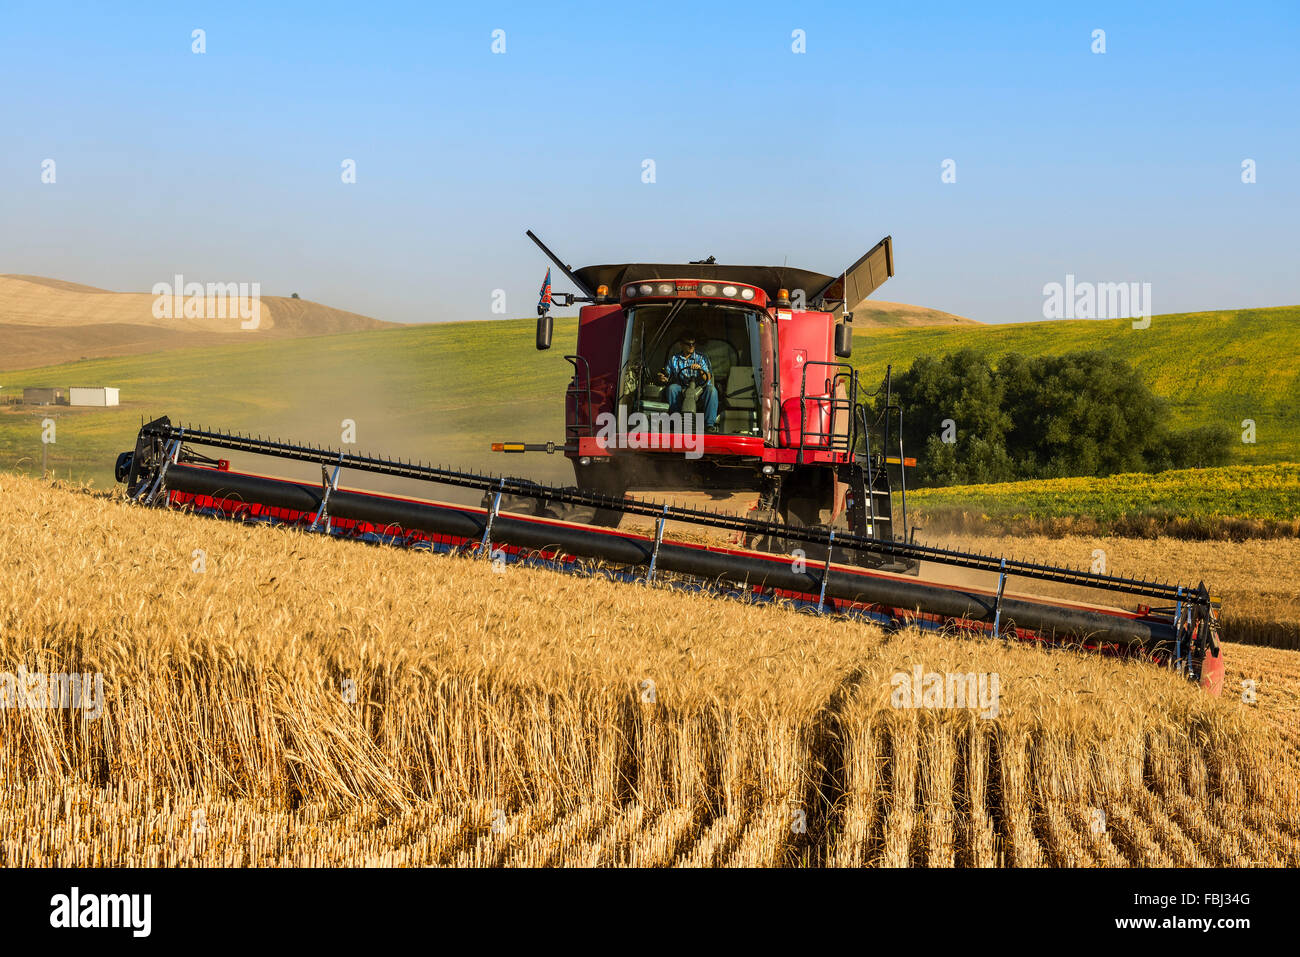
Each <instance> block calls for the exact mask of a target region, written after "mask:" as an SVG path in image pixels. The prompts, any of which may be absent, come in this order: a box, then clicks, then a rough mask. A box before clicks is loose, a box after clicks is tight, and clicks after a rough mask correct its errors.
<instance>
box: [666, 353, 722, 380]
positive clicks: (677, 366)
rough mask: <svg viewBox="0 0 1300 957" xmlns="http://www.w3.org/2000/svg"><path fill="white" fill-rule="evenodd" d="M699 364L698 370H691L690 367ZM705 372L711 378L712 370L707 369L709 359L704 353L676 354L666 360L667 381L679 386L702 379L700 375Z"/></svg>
mask: <svg viewBox="0 0 1300 957" xmlns="http://www.w3.org/2000/svg"><path fill="white" fill-rule="evenodd" d="M697 362H698V363H699V364H700V368H699V369H692V368H690V367H691V366H693V365H695V364H696V363H697ZM705 372H707V373H708V374H709V377H710V378H712V377H713V369H712V368H710V367H709V357H708V356H706V355H705V354H704V353H702V352H699V351H696V352H694V353H692V354H691V355H686V354H685V353H678V354H677V355H675V356H672V357H671V358H670V359H669V360H668V369H667V375H668V381H669V382H676V383H678V384H679V385H690V384H691V383H692V382H694V381H696V379H697V377H699V378H702V373H705Z"/></svg>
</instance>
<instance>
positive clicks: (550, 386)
mask: <svg viewBox="0 0 1300 957" xmlns="http://www.w3.org/2000/svg"><path fill="white" fill-rule="evenodd" d="M574 328H575V321H574V320H573V319H559V320H558V321H557V323H556V330H555V343H556V345H555V347H554V348H553V349H552V350H551V351H550V352H547V353H538V352H537V351H536V350H535V349H534V348H533V321H532V320H531V319H517V320H501V321H493V322H465V323H449V324H444V325H428V326H418V327H412V328H409V329H384V330H376V331H369V332H358V333H350V334H346V335H337V336H322V337H317V338H308V339H291V340H282V341H276V342H266V343H258V344H250V345H236V346H225V347H220V348H204V349H191V350H180V351H172V352H166V353H156V354H152V355H145V356H133V357H128V358H120V359H94V360H85V361H81V362H76V363H70V364H67V365H62V366H53V367H49V368H44V369H35V370H25V371H22V372H11V373H7V374H5V376H4V382H5V385H6V388H5V390H4V394H5V395H7V396H12V395H14V394H16V391H17V389H16V388H15V387H21V386H35V385H58V386H71V385H114V386H118V387H119V388H120V389H121V394H122V401H123V404H122V406H121V407H120V408H117V409H105V410H95V409H84V410H83V409H76V410H74V409H69V408H67V407H57V408H55V409H53V410H51V409H48V408H47V409H40V408H30V407H24V406H21V405H5V406H3V407H0V408H2V409H3V411H0V468H5V469H12V468H19V469H24V470H27V471H31V472H37V471H39V469H40V459H41V441H40V438H41V421H42V419H43V418H45V416H47V415H52V416H53V417H54V418H55V420H56V428H57V442H56V444H55V445H53V446H51V447H50V448H49V450H48V452H49V464H50V466H51V467H52V468H53V469H54V470H55V472H56V474H57V475H58V476H59V477H61V478H71V479H73V480H90V481H93V482H95V483H96V484H109V483H111V481H112V476H111V470H112V463H113V459H114V457H115V455H116V453H117V452H118V451H121V450H124V449H126V448H129V447H130V446H131V444H132V439H133V436H134V434H135V431H136V429H137V428H138V426H139V422H140V419H141V417H142V416H144V417H153V416H156V415H162V414H167V415H170V416H171V417H172V419H173V421H178V422H192V423H195V424H201V425H210V426H212V427H215V428H222V429H228V430H242V431H252V432H254V433H261V434H262V435H265V436H268V437H270V436H275V437H283V438H289V439H295V440H300V441H306V442H318V443H321V444H327V445H331V446H337V445H338V444H339V442H340V437H341V433H342V425H341V423H342V421H343V420H344V419H352V420H354V421H355V422H356V435H357V445H356V449H357V450H358V451H373V452H376V453H387V454H390V455H396V456H402V457H409V458H419V459H423V460H425V461H434V462H443V463H448V464H457V465H464V466H465V467H472V468H497V469H503V468H508V469H512V470H517V471H524V472H526V473H527V474H530V475H533V476H536V477H538V478H541V479H546V480H556V479H559V480H565V479H568V478H570V477H571V472H570V471H569V469H568V467H567V464H566V463H565V462H564V461H563V460H562V458H561V457H560V456H550V457H548V456H545V455H540V456H529V457H528V458H527V459H525V458H522V457H513V456H512V457H510V458H505V457H503V456H500V455H497V456H493V455H492V454H491V453H490V452H488V451H487V445H488V443H490V442H491V441H493V440H529V441H545V440H548V439H554V440H560V439H562V438H563V427H564V422H563V407H562V396H563V392H564V387H565V384H566V383H567V382H568V380H569V376H570V366H569V365H568V363H567V362H565V361H564V358H563V355H564V353H565V352H567V351H569V350H570V349H571V348H572V343H573V337H574ZM854 345H855V356H854V363H855V364H856V365H857V366H858V367H859V368H860V369H861V370H862V372H863V378H864V384H868V385H869V387H874V383H875V382H876V381H878V380H879V378H880V377H881V376H882V375H883V374H884V369H885V366H886V365H887V364H889V363H892V364H893V365H894V366H895V367H896V368H899V369H902V368H905V367H907V366H908V365H909V364H910V363H911V361H912V359H913V358H914V357H916V356H917V355H921V354H923V353H926V352H933V353H942V352H949V351H953V350H956V349H960V348H964V347H970V348H974V349H977V350H979V351H980V352H983V353H986V354H990V355H995V356H996V355H1000V354H1004V353H1006V352H1012V351H1020V352H1024V353H1063V352H1069V351H1074V350H1082V349H1105V350H1107V351H1111V352H1114V353H1117V354H1120V355H1123V356H1124V357H1126V358H1127V359H1128V360H1129V361H1130V362H1132V363H1133V364H1134V365H1135V366H1136V367H1137V368H1138V369H1139V370H1140V371H1141V373H1142V375H1143V377H1144V378H1145V379H1146V381H1147V382H1148V383H1149V384H1150V385H1151V387H1152V389H1153V390H1154V391H1155V392H1156V393H1157V394H1159V395H1161V396H1164V397H1166V398H1167V399H1168V400H1169V402H1170V408H1171V414H1172V415H1173V416H1175V418H1176V420H1177V421H1176V423H1175V424H1177V425H1193V424H1201V423H1209V422H1222V423H1225V424H1227V425H1229V426H1230V427H1232V428H1233V429H1234V430H1235V431H1236V432H1237V433H1238V434H1240V423H1241V421H1242V420H1243V419H1246V418H1250V419H1253V420H1254V421H1255V423H1256V431H1257V435H1256V438H1257V441H1256V443H1255V444H1253V445H1247V444H1238V445H1236V446H1234V455H1235V457H1236V460H1237V461H1238V462H1240V463H1241V464H1266V463H1276V462H1285V461H1300V307H1295V306H1289V307H1282V308H1276V309H1245V310H1236V311H1231V312H1214V313H1195V314H1188V315H1177V316H1156V317H1154V318H1153V319H1152V321H1151V326H1150V328H1147V329H1133V328H1132V327H1131V322H1130V321H1129V320H1095V321H1088V320H1080V321H1054V322H1035V323H1021V324H1014V325H1002V326H955V327H918V328H908V329H899V330H872V331H868V330H865V329H863V330H859V331H858V334H857V335H856V337H855V343H854Z"/></svg>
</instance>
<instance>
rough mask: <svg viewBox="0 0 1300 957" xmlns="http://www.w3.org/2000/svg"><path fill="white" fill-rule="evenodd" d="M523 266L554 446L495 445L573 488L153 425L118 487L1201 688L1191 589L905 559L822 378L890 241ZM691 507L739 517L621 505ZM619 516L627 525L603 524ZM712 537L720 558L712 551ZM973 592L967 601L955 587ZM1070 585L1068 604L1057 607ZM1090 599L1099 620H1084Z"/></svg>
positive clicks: (897, 524)
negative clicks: (555, 382) (718, 259)
mask: <svg viewBox="0 0 1300 957" xmlns="http://www.w3.org/2000/svg"><path fill="white" fill-rule="evenodd" d="M529 235H530V237H531V236H532V234H531V233H529ZM532 238H533V239H534V241H537V240H536V237H532ZM537 242H538V245H539V246H541V243H540V241H537ZM542 249H543V250H544V251H545V252H546V253H547V255H548V256H550V257H551V259H552V261H553V262H555V263H556V265H558V266H559V267H560V268H561V269H562V270H563V271H564V272H565V273H566V274H567V275H569V277H570V278H571V279H572V280H574V282H575V284H576V285H577V286H578V288H579V289H580V290H582V291H583V292H584V293H587V295H586V296H585V297H578V296H576V295H565V294H560V295H558V296H557V297H555V298H556V299H557V300H559V302H560V304H562V305H567V304H570V303H572V302H575V301H584V300H586V301H588V305H586V306H584V307H583V309H582V310H581V315H580V317H579V331H578V346H577V352H576V353H575V354H574V355H569V356H566V357H565V358H566V359H567V360H568V361H569V362H570V364H571V365H572V366H573V370H574V375H573V379H572V381H571V382H570V384H569V387H568V389H567V392H566V395H565V405H566V425H567V430H566V437H565V440H564V441H563V442H545V443H524V442H503V443H498V444H497V445H496V446H495V448H496V449H497V450H499V451H509V452H531V451H539V452H548V453H549V452H555V451H563V452H564V453H565V454H566V455H567V456H568V457H569V458H570V459H571V460H572V461H573V467H574V471H575V477H576V485H575V486H567V487H560V486H552V485H542V484H539V483H536V482H533V481H530V480H527V479H522V478H510V477H503V476H495V475H485V474H479V473H474V472H467V471H459V470H454V469H447V468H440V467H435V466H432V465H426V464H422V463H413V462H405V461H398V460H391V459H384V458H376V457H372V456H362V455H355V454H352V453H348V452H343V451H338V450H333V449H325V448H319V447H313V446H306V445H299V444H293V443H286V442H279V441H271V440H268V439H263V438H260V437H259V438H253V437H251V436H244V435H236V434H230V433H224V432H217V431H211V430H206V429H196V428H191V427H188V426H187V427H183V428H182V427H178V426H175V425H173V424H172V423H171V422H170V421H169V420H168V419H166V418H161V419H156V420H154V421H152V422H149V423H147V424H145V425H143V426H142V427H141V429H140V432H139V435H138V436H137V440H136V444H135V448H134V450H132V451H130V452H124V453H122V455H120V456H119V457H118V462H117V478H118V480H119V481H121V482H124V483H126V488H127V493H128V495H129V496H130V498H131V499H132V501H134V502H136V503H139V504H141V505H159V506H168V507H172V508H181V509H186V510H190V511H193V512H196V513H199V514H203V515H209V516H215V517H221V518H227V519H235V520H240V521H245V522H260V523H269V524H276V525H289V526H295V527H301V528H303V529H306V530H309V531H313V532H317V533H321V534H326V535H332V536H335V537H342V538H349V539H356V540H360V541H364V542H371V543H382V544H388V545H399V546H407V547H417V548H427V549H433V550H435V551H440V552H452V551H454V552H463V553H476V554H481V555H483V556H484V557H486V558H490V559H491V560H493V561H498V562H504V563H516V562H524V563H529V564H541V565H545V566H547V567H552V568H557V569H561V570H565V571H574V572H581V573H604V574H609V575H612V576H615V577H619V578H622V579H625V580H631V581H638V580H640V581H652V580H655V579H657V578H658V579H661V580H664V581H667V582H669V583H672V584H674V585H678V586H685V587H692V588H699V589H705V590H710V591H719V592H722V593H726V594H731V595H737V596H741V597H745V598H747V599H749V600H754V601H781V600H784V601H789V602H793V603H795V604H797V605H799V606H801V607H804V608H808V609H810V610H815V611H818V612H826V613H832V614H841V615H851V616H856V617H861V618H866V619H868V620H871V621H875V622H877V623H879V624H882V625H884V626H886V627H900V626H905V625H916V626H919V627H922V628H928V629H942V630H955V631H964V632H972V633H977V634H984V635H988V636H991V637H997V638H1008V639H1022V640H1034V641H1043V642H1050V643H1063V644H1069V645H1072V646H1075V647H1081V648H1085V649H1092V650H1098V651H1103V652H1108V653H1118V654H1125V655H1133V656H1139V657H1143V658H1148V659H1151V660H1154V661H1157V662H1160V663H1164V664H1168V665H1170V666H1172V667H1174V668H1176V669H1177V670H1179V671H1181V672H1183V673H1184V674H1185V675H1187V677H1189V678H1190V679H1193V680H1197V681H1199V682H1200V683H1201V684H1202V685H1203V686H1204V687H1206V688H1207V689H1208V690H1210V691H1211V692H1212V693H1215V694H1217V693H1219V691H1220V689H1221V687H1222V681H1223V657H1222V650H1221V647H1220V642H1219V629H1218V606H1217V603H1216V602H1215V601H1214V600H1213V599H1211V597H1210V595H1209V593H1208V591H1207V590H1206V588H1205V586H1204V584H1201V585H1199V586H1198V587H1196V588H1189V587H1185V586H1179V585H1171V584H1165V583H1160V582H1155V581H1146V580H1139V579H1134V578H1125V577H1120V576H1114V575H1099V574H1095V573H1092V572H1087V571H1083V570H1077V569H1070V568H1060V567H1053V566H1049V565H1040V564H1036V563H1031V562H1024V561H1012V560H1009V559H1005V558H999V557H994V556H989V555H980V554H976V553H969V552H962V551H956V550H952V549H946V548H938V547H934V546H930V545H922V544H918V543H917V542H916V541H915V529H909V527H908V524H907V517H906V481H905V478H904V470H905V468H906V467H907V465H908V464H910V460H908V459H907V458H906V456H905V454H904V450H903V444H902V416H901V411H900V410H899V408H898V407H897V405H896V404H895V403H894V402H893V401H892V396H891V395H890V391H889V390H890V386H889V382H888V377H886V381H885V383H884V384H883V385H882V386H881V390H882V391H881V392H880V393H877V394H878V395H881V398H882V401H881V402H879V403H878V405H877V408H878V410H879V412H878V414H876V415H871V414H869V412H868V407H867V405H866V404H865V403H863V402H861V401H860V395H861V393H860V390H859V387H858V381H857V373H856V371H855V370H854V369H853V368H852V367H851V366H850V365H848V363H846V362H842V361H838V360H841V359H844V358H847V357H848V356H849V354H850V351H851V347H852V343H851V332H850V327H849V325H848V323H849V322H850V321H851V318H852V316H851V312H850V311H847V310H846V309H845V307H846V306H849V305H856V304H857V303H859V302H861V300H862V299H864V298H865V297H866V295H868V294H869V293H870V292H871V291H872V290H874V289H875V288H876V286H878V285H879V284H880V283H881V282H883V281H884V279H885V278H887V277H888V276H889V275H892V274H893V250H892V245H891V243H890V240H889V239H888V238H886V239H884V240H882V241H881V242H880V243H879V244H877V246H876V247H875V248H873V250H872V251H871V252H869V253H868V254H867V255H866V256H864V257H863V258H862V259H861V260H859V262H858V263H857V264H855V265H854V266H853V267H851V268H850V269H848V270H846V271H845V272H844V273H843V274H842V275H840V276H839V277H838V278H837V277H830V276H822V275H820V274H817V273H809V272H806V271H803V270H792V269H779V268H775V267H770V268H769V267H749V266H720V265H716V264H715V263H713V262H712V261H711V260H710V261H706V262H701V263H689V264H685V265H672V266H668V265H650V266H647V265H634V264H623V265H618V266H591V267H586V268H584V269H579V270H571V269H570V268H569V267H567V266H565V265H563V264H562V263H561V262H560V261H559V260H558V259H556V258H555V257H554V255H553V254H552V253H550V251H549V250H547V249H546V247H544V246H542ZM791 284H794V285H795V286H796V289H795V292H794V293H792V292H791V291H790V290H789V286H790V285H791ZM611 287H613V288H616V289H619V294H618V296H612V295H611V294H610V292H609V290H610V288H611ZM542 299H543V303H542V305H540V306H539V319H538V330H537V346H538V348H541V349H545V348H549V346H550V344H551V338H552V324H551V319H550V316H549V314H548V312H547V307H548V306H549V302H550V299H551V295H550V288H549V282H548V284H547V285H546V286H544V287H543V296H542ZM796 302H799V303H800V305H802V304H803V303H805V302H806V303H809V304H812V305H815V306H816V308H808V309H804V308H796V307H795V303H796ZM895 442H896V443H897V445H896V447H895V444H894V443H895ZM885 448H889V449H890V450H891V452H894V451H895V448H896V453H895V454H887V453H886V452H885V451H884V449H885ZM201 449H205V450H208V451H210V452H219V453H238V454H242V455H249V456H269V457H273V458H277V459H281V460H290V461H296V462H302V463H310V464H313V465H318V466H320V468H321V479H320V482H319V483H314V482H304V481H299V480H293V479H289V478H283V477H277V476H274V475H266V474H257V473H255V472H252V471H237V470H233V469H232V468H231V467H230V462H229V460H228V459H227V458H225V457H219V456H218V455H209V454H206V453H205V452H204V451H200V450H201ZM344 470H346V471H347V472H348V473H350V475H355V476H358V477H360V476H362V475H376V476H385V477H388V478H390V479H391V478H397V479H405V480H410V481H413V482H417V483H423V484H422V485H421V486H417V487H419V488H420V489H421V491H420V493H419V494H418V495H413V496H398V495H391V494H381V493H378V492H374V491H365V490H362V489H359V488H351V487H345V486H344V485H342V484H341V481H340V480H341V477H342V475H343V473H344ZM895 476H896V477H897V481H896V482H895V481H893V478H894V477H895ZM436 486H446V487H450V488H460V489H467V490H472V491H474V492H477V493H481V495H482V497H483V498H482V503H481V504H480V505H479V506H467V505H457V504H451V503H448V502H445V501H440V500H439V497H438V495H437V494H435V491H433V490H432V489H433V487H436ZM701 488H702V489H709V490H733V491H746V490H752V491H755V492H756V493H757V494H758V502H757V503H756V506H755V507H754V508H753V509H751V511H750V512H749V513H748V515H746V516H743V517H742V516H739V515H732V514H725V513H721V512H716V511H710V510H705V509H700V508H691V507H685V506H680V505H667V504H658V503H653V502H650V501H646V500H643V499H641V498H637V497H632V496H629V495H628V494H627V493H628V492H629V491H630V490H633V489H637V490H640V489H647V490H650V489H654V490H668V491H682V490H694V489H701ZM426 489H429V491H427V492H426ZM895 489H897V491H895ZM896 498H897V499H898V501H897V506H898V507H897V508H896V507H895V499H896ZM627 516H631V517H633V518H639V519H641V520H643V521H644V522H645V524H646V525H647V530H645V531H634V530H631V529H620V528H619V527H618V526H619V525H620V524H621V522H622V520H623V519H624V518H625V517H627ZM670 522H671V523H675V524H681V525H687V526H690V527H692V528H695V529H699V530H706V529H712V530H714V531H715V532H718V533H722V534H721V535H719V536H718V541H719V543H718V544H709V543H700V542H687V541H674V540H672V539H671V538H670V537H666V535H665V532H666V528H667V525H668V523H670ZM649 529H653V531H652V532H651V531H650V530H649ZM724 535H729V536H730V544H721V542H722V541H723V540H724V538H723V536H724ZM981 573H983V574H981ZM973 578H983V579H984V582H983V583H982V584H981V585H979V586H975V585H969V584H965V583H964V582H965V581H969V580H972V579H973ZM957 579H960V580H961V581H962V582H963V583H961V584H955V583H953V581H954V580H957ZM1021 582H1025V583H1031V586H1030V587H1034V586H1032V583H1038V584H1037V586H1036V587H1034V590H1035V591H1042V590H1046V591H1050V592H1051V597H1048V596H1046V595H1042V594H1032V593H1027V592H1022V591H1020V590H1019V589H1020V588H1022V587H1026V586H1024V585H1021V584H1020V583H1021ZM1069 589H1075V590H1078V591H1079V592H1080V593H1081V594H1080V595H1079V597H1080V598H1084V597H1085V596H1086V597H1087V599H1088V600H1074V596H1073V595H1071V597H1070V598H1065V597H1059V596H1060V595H1061V593H1062V592H1063V591H1065V590H1069ZM1098 593H1101V594H1103V595H1104V596H1106V603H1098V602H1097V594H1098ZM1120 602H1123V603H1125V607H1118V604H1119V603H1120Z"/></svg>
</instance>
